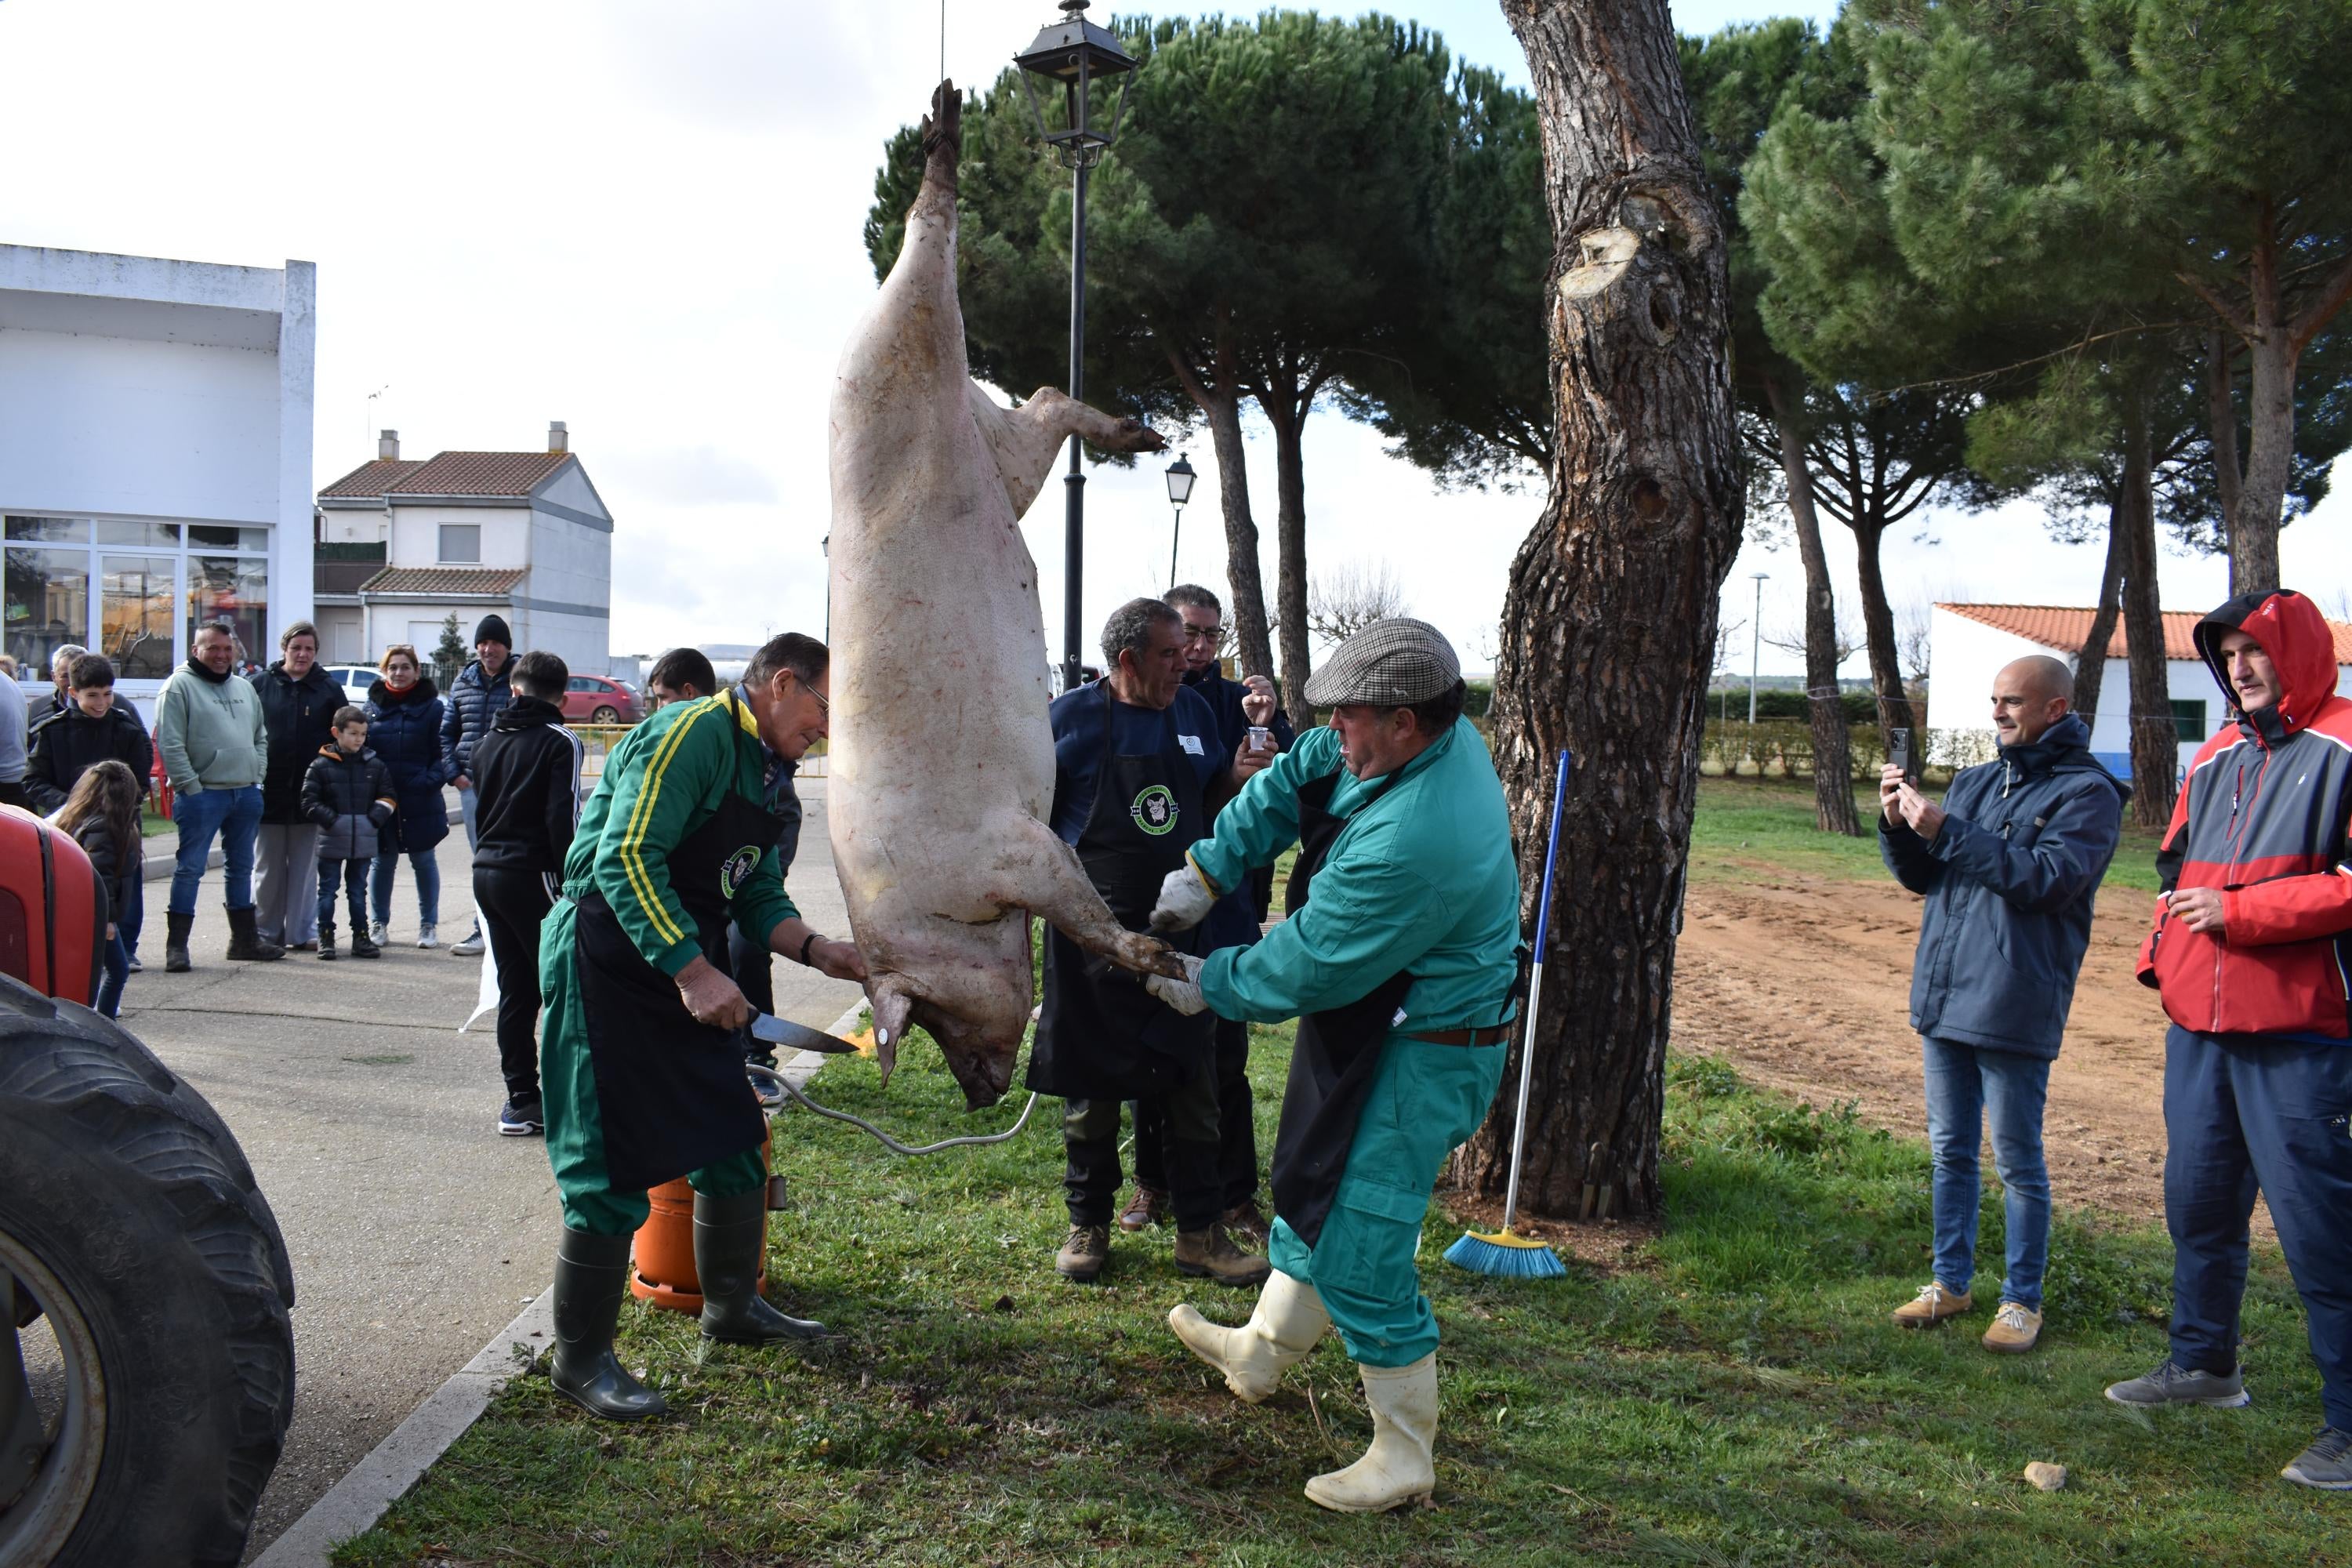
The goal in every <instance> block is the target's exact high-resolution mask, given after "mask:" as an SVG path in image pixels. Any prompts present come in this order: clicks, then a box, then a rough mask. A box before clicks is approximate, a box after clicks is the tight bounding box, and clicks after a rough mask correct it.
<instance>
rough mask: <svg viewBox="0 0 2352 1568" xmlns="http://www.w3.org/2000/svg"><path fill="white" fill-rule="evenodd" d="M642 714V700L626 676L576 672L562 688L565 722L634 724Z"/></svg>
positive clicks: (643, 707) (643, 711)
mask: <svg viewBox="0 0 2352 1568" xmlns="http://www.w3.org/2000/svg"><path fill="white" fill-rule="evenodd" d="M645 716H646V704H645V700H644V699H643V698H641V697H639V696H638V695H637V692H636V689H635V687H633V686H631V685H630V684H629V683H628V682H627V681H625V680H615V679H613V678H612V677H611V676H609V675H575V676H573V677H572V680H571V683H570V684H569V685H568V686H567V687H565V689H564V692H563V721H564V722H565V723H567V724H634V723H635V722H636V721H638V720H640V719H642V718H644V717H645Z"/></svg>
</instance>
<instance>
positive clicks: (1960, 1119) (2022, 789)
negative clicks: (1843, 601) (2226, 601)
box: [1878, 658, 2130, 1354]
mask: <svg viewBox="0 0 2352 1568" xmlns="http://www.w3.org/2000/svg"><path fill="white" fill-rule="evenodd" d="M2073 703H2074V673H2073V671H2071V670H2069V669H2068V668H2066V666H2064V665H2063V664H2061V663H2060V662H2059V661H2058V660H2056V659H2054V658H2021V659H2019V660H2018V661H2017V662H2016V663H2014V664H2011V665H2009V666H2008V667H2006V668H2003V669H2002V670H2001V672H2000V674H1999V675H1998V676H1995V677H1994V678H1993V687H1992V727H1993V731H1994V733H1995V736H1996V737H1997V738H1998V740H1999V742H2000V758H1999V760H1998V761H1995V762H1990V763H1982V764H1980V765H1979V766H1977V767H1973V768H1964V769H1962V770H1961V771H1960V772H1959V773H1957V774H1955V775H1954V776H1953V779H1952V784H1951V787H1950V788H1949V789H1948V790H1947V791H1945V793H1944V801H1943V804H1942V805H1937V804H1936V803H1935V802H1934V801H1932V800H1929V799H1928V798H1927V795H1924V794H1922V793H1921V792H1920V790H1919V788H1918V786H1917V785H1916V784H1913V783H1912V782H1911V781H1910V780H1909V779H1907V778H1906V777H1905V776H1904V774H1903V772H1902V770H1901V769H1899V768H1895V767H1893V766H1889V767H1886V768H1885V769H1883V770H1881V776H1880V779H1879V784H1878V803H1879V822H1878V848H1879V853H1880V855H1881V856H1882V857H1884V858H1885V861H1886V867H1887V869H1889V870H1891V871H1893V872H1894V873H1895V880H1896V881H1898V882H1901V883H1902V884H1903V885H1904V886H1905V887H1906V888H1908V889H1911V890H1912V891H1913V892H1915V893H1923V894H1925V895H1926V896H1927V908H1926V910H1924V911H1923V913H1922V914H1921V917H1920V921H1919V951H1918V954H1917V956H1916V959H1914V961H1913V963H1912V970H1911V1026H1912V1027H1913V1028H1914V1029H1916V1030H1917V1031H1918V1032H1919V1039H1920V1044H1921V1046H1922V1047H1923V1049H1924V1051H1925V1055H1926V1060H1927V1142H1928V1144H1929V1146H1930V1148H1931V1150H1932V1151H1933V1153H1934V1156H1935V1174H1934V1184H1933V1189H1932V1193H1933V1197H1934V1208H1935V1226H1936V1246H1935V1259H1936V1271H1935V1277H1934V1278H1933V1279H1930V1280H1928V1282H1927V1284H1926V1285H1924V1286H1922V1287H1921V1288H1920V1290H1919V1294H1918V1296H1917V1298H1916V1300H1910V1301H1906V1302H1905V1303H1904V1304H1903V1305H1902V1306H1901V1307H1899V1308H1897V1309H1896V1310H1895V1322H1896V1323H1898V1324H1900V1325H1902V1326H1903V1327H1905V1328H1914V1329H1924V1328H1929V1327H1932V1326H1934V1325H1936V1324H1937V1323H1940V1322H1942V1321H1945V1320H1946V1319H1948V1318H1955V1317H1958V1316H1959V1315H1961V1314H1962V1313H1964V1312H1969V1311H1973V1310H1975V1307H1976V1299H1975V1297H1974V1296H1972V1295H1971V1294H1970V1293H1969V1284H1970V1282H1971V1280H1972V1279H1973V1278H1974V1276H1975V1273H1976V1247H1977V1198H1978V1193H1979V1177H1978V1170H1977V1149H1978V1145H1979V1142H1981V1141H1982V1140H1983V1137H1984V1127H1985V1123H1986V1121H1988V1120H1989V1121H1990V1122H1991V1126H1992V1152H1993V1164H1994V1167H1995V1169H1997V1170H1998V1171H1999V1172H2000V1183H2001V1186H2002V1188H2003V1189H2004V1192H2005V1194H2006V1205H2005V1207H2006V1212H2007V1217H2008V1225H2007V1232H2008V1248H2009V1256H2008V1259H2007V1262H2008V1277H2007V1278H2006V1279H2003V1280H2002V1281H2001V1287H2000V1306H1999V1308H1998V1309H1997V1310H1995V1312H1994V1314H1993V1321H1992V1323H1991V1325H1990V1327H1989V1328H1987V1329H1986V1331H1985V1334H1984V1345H1985V1348H1986V1349H1987V1350H1991V1351H2002V1352H2010V1353H2012V1354H2016V1353H2022V1352H2026V1351H2030V1350H2032V1348H2033V1346H2034V1344H2035V1342H2037V1341H2038V1340H2039V1339H2040V1338H2041V1335H2042V1274H2043V1272H2044V1269H2045V1267H2046V1265H2047V1263H2048V1261H2049V1255H2050V1173H2049V1169H2048V1167H2047V1166H2046V1165H2045V1164H2044V1163H2043V1162H2042V1101H2043V1098H2044V1096H2045V1093H2046V1091H2047V1089H2048V1087H2049V1082H2050V1064H2051V1063H2052V1062H2053V1061H2054V1060H2055V1059H2057V1056H2058V1045H2059V1041H2060V1038H2061V1037H2062V1036H2063V1035H2064V1033H2065V1030H2066V1009H2067V1007H2068V1005H2070V1004H2072V1002H2073V1001H2074V974H2075V972H2076V971H2077V970H2079V969H2081V968H2082V965H2083V951H2084V948H2086V947H2087V946H2089V945H2090V941H2091V905H2092V900H2093V898H2094V897H2095V894H2096V893H2097V891H2098V887H2099V879H2100V878H2102V877H2104V876H2105V875H2106V871H2107V862H2108V860H2109V859H2111V858H2113V857H2114V855H2115V852H2116V838H2117V837H2119V836H2120V834H2121V833H2122V831H2123V803H2124V797H2125V796H2126V795H2128V794H2129V793H2130V791H2129V789H2128V788H2127V787H2126V785H2125V784H2122V783H2120V782H2118V781H2117V780H2116V777H2115V775H2114V774H2112V773H2108V772H2107V771H2106V769H2105V768H2104V767H2102V766H2101V765H2100V764H2099V763H2096V762H2095V761H2094V760H2093V759H2092V757H2091V729H2090V726H2089V725H2087V724H2085V723H2084V722H2083V721H2082V720H2080V719H2078V718H2076V717H2075V716H2074V714H2073V713H2072V712H2070V711H2069V709H2070V708H2071V707H2072V706H2073ZM1915 754H1916V753H1915Z"/></svg>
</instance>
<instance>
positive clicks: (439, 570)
mask: <svg viewBox="0 0 2352 1568" xmlns="http://www.w3.org/2000/svg"><path fill="white" fill-rule="evenodd" d="M521 581H522V569H521V568H520V567H514V566H387V567H385V568H384V569H383V571H381V572H379V573H377V574H375V575H374V576H373V577H371V578H369V579H368V580H367V581H366V582H364V583H362V584H360V590H359V591H360V592H361V593H362V594H435V595H446V596H457V595H478V596H481V597H486V598H502V597H504V596H505V595H509V594H511V593H513V592H514V587H515V584H518V583H520V582H521Z"/></svg>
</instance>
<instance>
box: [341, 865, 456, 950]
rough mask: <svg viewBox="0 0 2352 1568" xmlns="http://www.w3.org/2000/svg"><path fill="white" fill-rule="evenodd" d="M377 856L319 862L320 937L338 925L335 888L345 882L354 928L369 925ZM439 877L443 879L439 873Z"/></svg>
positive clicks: (363, 929) (344, 886)
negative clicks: (370, 884) (371, 883)
mask: <svg viewBox="0 0 2352 1568" xmlns="http://www.w3.org/2000/svg"><path fill="white" fill-rule="evenodd" d="M374 864H375V862H374V861H373V860H321V861H320V862H319V930H320V933H321V934H320V941H322V942H323V941H325V940H326V933H329V932H331V931H333V930H334V929H335V889H336V886H337V885H338V884H341V888H342V890H343V891H344V893H345V894H347V895H348V896H349V900H350V903H351V906H352V931H365V930H366V929H367V893H368V868H369V867H371V866H373V865H374ZM435 880H436V881H437V880H439V879H438V878H437V877H436V879H435Z"/></svg>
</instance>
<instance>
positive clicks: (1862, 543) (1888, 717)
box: [1853, 514, 1927, 758]
mask: <svg viewBox="0 0 2352 1568" xmlns="http://www.w3.org/2000/svg"><path fill="white" fill-rule="evenodd" d="M1885 532H1886V525H1885V523H1884V522H1881V521H1878V520H1877V519H1876V518H1874V517H1869V516H1864V515H1860V514H1857V515H1856V516H1855V518H1854V520H1853V563H1854V571H1855V574H1856V575H1857V576H1858V577H1860V579H1861V581H1862V635H1863V640H1864V643H1866V644H1867V645H1868V646H1869V649H1870V689H1871V690H1872V691H1873V692H1874V694H1875V695H1876V697H1877V700H1878V728H1879V731H1880V733H1881V734H1882V735H1883V736H1885V738H1886V740H1887V742H1888V744H1889V745H1892V744H1893V737H1894V732H1895V731H1897V730H1908V731H1911V754H1912V755H1913V756H1914V757H1920V758H1924V757H1925V756H1926V755H1927V729H1926V727H1925V726H1924V725H1923V724H1921V723H1920V721H1919V716H1918V715H1917V714H1916V713H1915V712H1914V711H1913V710H1912V708H1911V694H1910V693H1909V692H1907V691H1906V690H1905V689H1903V655H1902V650H1901V649H1900V648H1898V647H1896V646H1895V608H1894V606H1893V605H1889V604H1888V603H1887V602H1886V574H1885V571H1883V570H1882V569H1881V568H1880V566H1879V563H1878V544H1879V541H1880V540H1881V539H1882V538H1883V537H1885Z"/></svg>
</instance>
